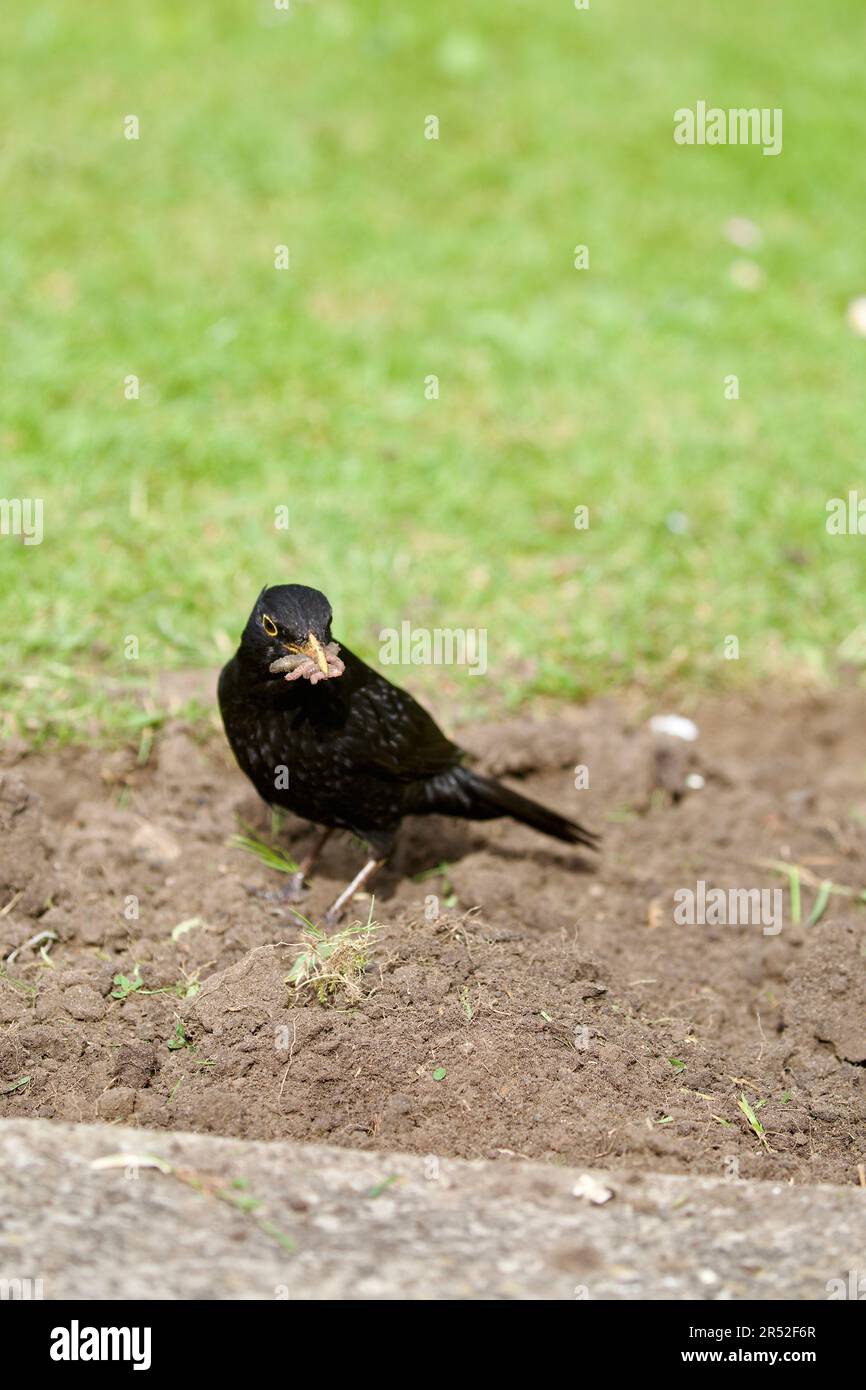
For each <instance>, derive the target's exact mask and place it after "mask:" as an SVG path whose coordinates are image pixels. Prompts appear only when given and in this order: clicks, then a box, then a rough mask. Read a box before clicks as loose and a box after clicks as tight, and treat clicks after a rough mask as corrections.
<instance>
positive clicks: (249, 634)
mask: <svg viewBox="0 0 866 1390" xmlns="http://www.w3.org/2000/svg"><path fill="white" fill-rule="evenodd" d="M331 616H332V615H331V605H330V604H329V602H328V600H327V599H326V598H325V595H324V594H320V593H319V591H318V589H308V588H307V587H306V585H304V584H275V585H274V586H273V587H272V588H270V589H267V588H265V589H262V592H261V593H260V594H259V597H258V599H257V601H256V606H255V608H254V609H253V611H252V613H251V614H250V616H249V620H248V622H247V625H246V627H245V628H244V631H243V634H242V636H241V651H242V652H243V654H244V656H245V657H246V658H247V660H249V661H251V662H253V663H254V664H255V665H257V666H261V667H264V668H266V669H267V670H268V671H269V672H270V673H271V674H272V675H281V676H284V678H285V679H286V680H287V681H295V680H308V681H309V682H310V684H311V685H316V684H317V683H318V682H319V681H324V680H332V679H334V677H336V676H341V675H342V674H343V671H344V669H345V668H344V666H343V663H342V661H341V660H340V658H339V656H338V655H337V653H338V652H339V650H340V648H339V647H338V645H337V643H336V642H334V641H333V640H332V638H331Z"/></svg>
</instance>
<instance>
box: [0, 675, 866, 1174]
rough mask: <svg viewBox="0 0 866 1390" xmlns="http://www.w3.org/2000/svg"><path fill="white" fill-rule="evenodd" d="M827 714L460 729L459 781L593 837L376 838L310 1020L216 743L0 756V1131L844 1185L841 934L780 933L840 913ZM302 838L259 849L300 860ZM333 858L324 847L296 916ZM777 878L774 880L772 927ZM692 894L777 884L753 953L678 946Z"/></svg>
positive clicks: (736, 935)
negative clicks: (365, 937)
mask: <svg viewBox="0 0 866 1390" xmlns="http://www.w3.org/2000/svg"><path fill="white" fill-rule="evenodd" d="M860 704H861V700H860V699H859V698H858V697H857V696H856V694H854V693H847V692H840V693H838V694H837V695H835V696H833V697H829V696H828V697H822V698H818V697H805V696H801V697H796V698H792V699H790V700H789V701H784V702H776V703H774V704H771V703H768V702H766V701H764V702H749V701H747V700H744V699H737V700H727V701H725V702H723V703H722V702H719V703H712V702H709V703H704V704H703V705H700V706H698V708H697V709H696V710H690V711H689V713H690V714H691V715H692V717H693V718H694V719H695V720H696V721H697V723H698V725H699V727H700V736H699V738H698V739H697V741H696V742H694V743H684V742H682V741H681V740H678V739H671V738H669V737H659V736H656V735H653V734H652V733H650V731H649V729H648V728H647V725H646V718H645V715H646V711H643V712H642V713H641V717H640V718H639V719H638V718H636V717H631V716H629V714H628V713H627V712H626V711H625V710H624V709H622V708H619V707H617V706H614V705H612V704H607V703H600V704H597V705H595V706H593V707H590V708H588V709H586V710H582V711H571V710H568V711H564V712H561V713H559V714H557V716H556V717H555V718H550V719H547V720H542V721H538V722H528V721H521V720H511V721H506V722H503V723H501V724H497V725H488V726H485V727H484V728H483V729H466V730H463V731H462V738H461V741H462V742H463V743H464V744H465V745H467V746H469V747H470V748H472V750H473V751H474V752H475V754H476V755H477V756H478V757H479V760H480V762H481V765H482V766H484V767H485V768H487V769H488V770H491V771H494V772H496V773H497V774H498V775H504V776H507V777H511V778H516V779H519V780H520V782H521V784H522V786H523V787H524V788H525V789H526V790H527V792H528V793H529V794H531V795H533V796H536V797H538V798H539V799H540V800H543V801H546V802H547V803H548V804H550V805H551V806H554V807H556V808H558V809H560V810H562V811H563V812H565V813H567V814H571V815H574V816H576V817H577V818H579V819H580V820H581V821H582V822H584V823H585V824H588V825H590V826H592V827H594V828H597V829H601V830H602V831H603V833H604V846H603V851H602V853H601V855H600V856H599V857H598V859H597V862H593V861H592V860H591V859H590V857H589V856H587V855H582V854H580V853H578V852H576V851H573V850H572V849H570V848H568V847H564V846H561V845H559V844H557V843H555V842H553V841H548V840H545V839H543V838H542V837H540V836H538V835H536V834H534V833H533V832H532V831H531V830H528V829H525V828H523V827H521V826H517V825H513V824H512V823H511V822H509V821H497V822H488V823H485V824H479V825H471V824H467V823H463V822H457V821H448V820H443V819H439V818H435V819H434V818H430V819H419V820H415V821H413V822H407V823H406V825H405V827H404V832H403V836H402V839H401V843H400V846H399V849H398V851H397V854H396V855H395V858H394V860H393V862H392V863H391V865H389V867H388V868H387V870H386V871H385V872H384V873H383V874H382V877H381V879H380V881H379V883H378V885H377V888H376V898H375V905H374V910H373V915H374V920H375V921H376V922H378V924H379V925H378V928H377V930H376V931H375V933H374V935H373V939H372V941H371V942H370V944H369V945H368V946H367V947H366V948H365V954H366V955H367V956H368V957H369V963H368V965H367V968H366V971H365V973H364V975H363V978H362V981H361V997H360V999H356V998H354V997H347V996H346V997H344V996H342V995H341V994H340V991H339V990H337V992H336V994H335V995H333V996H329V998H330V999H331V1002H330V1003H328V1004H324V1005H323V1004H322V1003H321V1002H320V1001H319V999H318V998H317V997H316V994H315V992H314V991H313V990H310V989H306V990H301V991H296V990H295V989H294V988H293V987H292V986H291V985H290V984H289V983H288V982H287V976H288V974H289V971H290V969H291V967H292V964H293V961H294V959H295V957H296V954H297V949H298V948H297V946H296V945H295V943H297V942H298V941H299V939H300V935H301V930H302V924H301V923H299V922H298V920H297V918H295V917H294V916H293V915H292V914H291V913H290V912H289V911H288V910H287V907H286V905H285V902H284V901H282V900H281V899H280V896H279V889H280V887H281V886H282V883H283V880H282V879H281V877H280V875H278V874H276V873H275V872H274V871H272V870H270V869H268V868H266V867H265V865H263V864H262V863H261V862H260V861H258V860H257V859H255V858H253V857H250V856H249V855H248V854H246V853H244V852H243V851H242V850H240V849H239V848H236V847H235V846H234V845H233V844H232V843H231V835H232V834H233V832H235V831H236V830H237V829H238V828H239V824H240V823H245V824H247V825H251V826H253V827H254V828H255V829H256V831H257V833H258V834H260V835H264V836H266V837H267V836H268V835H269V833H270V820H269V814H268V812H267V811H266V810H265V808H263V807H262V806H261V803H259V802H258V801H257V799H256V797H255V794H254V793H253V792H252V791H251V789H250V788H249V786H248V784H247V783H246V782H245V780H244V779H243V777H242V776H241V774H240V773H239V772H238V771H237V769H236V768H235V767H234V764H233V762H232V760H231V757H230V754H229V753H228V751H227V749H226V748H225V746H224V745H223V743H222V741H221V740H220V739H219V738H217V737H215V736H214V737H207V738H202V737H198V736H196V735H194V733H193V732H191V731H190V730H187V729H184V728H182V727H179V726H174V727H171V728H170V729H169V730H168V731H166V732H165V733H164V734H163V735H162V736H161V737H160V738H159V739H158V740H157V742H156V744H155V746H154V748H153V750H152V752H151V754H150V757H149V759H148V761H147V762H146V763H145V764H144V765H143V766H142V765H139V761H138V759H137V758H136V755H135V754H134V753H133V752H132V751H125V750H122V751H120V752H116V753H111V754H105V753H99V752H96V751H93V750H82V749H76V750H65V751H59V752H42V753H38V754H24V753H18V754H15V753H11V754H10V756H9V757H8V758H7V763H8V767H7V770H6V771H5V772H4V773H3V774H2V777H0V832H2V847H0V958H2V961H3V965H2V969H0V1022H2V1024H3V1025H4V1026H3V1028H2V1033H0V1114H8V1115H19V1116H20V1115H38V1116H48V1117H51V1116H56V1117H58V1118H61V1119H72V1120H95V1119H97V1118H99V1119H102V1120H109V1121H111V1120H122V1121H124V1122H132V1123H137V1124H140V1125H144V1126H150V1127H155V1128H176V1129H191V1130H201V1131H207V1132H213V1133H219V1134H228V1135H237V1136H243V1137H253V1138H276V1137H289V1138H294V1139H327V1140H329V1141H331V1142H333V1143H338V1144H346V1145H353V1146H357V1147H378V1148H395V1149H402V1150H407V1151H413V1152H418V1153H424V1154H427V1153H429V1154H434V1153H435V1154H442V1155H459V1156H463V1157H512V1156H515V1155H516V1156H519V1157H531V1158H546V1159H548V1160H550V1161H552V1162H559V1163H571V1164H577V1163H580V1164H593V1163H604V1164H605V1165H606V1166H608V1167H611V1166H615V1165H617V1164H622V1165H625V1164H628V1165H630V1166H633V1167H647V1168H657V1169H665V1170H668V1171H680V1172H681V1171H688V1170H694V1171H698V1172H706V1173H714V1174H727V1175H728V1176H736V1175H738V1176H740V1177H757V1178H776V1179H778V1178H783V1179H786V1180H793V1181H797V1182H814V1181H834V1182H839V1183H851V1182H856V1181H857V1180H858V1165H860V1164H862V1163H863V1161H864V1124H863V1121H864V1106H863V1085H864V1063H866V1026H864V1020H866V1008H864V1004H866V994H864V990H866V986H864V969H863V966H864V950H866V944H864V943H866V907H861V906H859V905H858V904H857V901H856V897H854V896H851V895H844V894H840V893H836V892H833V893H831V894H830V895H829V896H827V895H826V894H823V895H822V896H824V897H825V898H826V902H825V904H824V906H823V910H822V911H821V913H820V915H819V916H818V920H817V921H815V922H814V923H813V924H812V925H808V924H807V919H808V917H809V915H810V913H811V912H812V910H813V908H814V907H815V904H816V900H818V898H819V893H820V884H821V883H822V882H823V881H825V880H826V881H832V882H833V883H834V884H837V885H847V886H848V887H849V888H850V889H852V890H855V892H856V891H859V890H861V889H862V888H864V887H866V788H864V784H863V779H862V771H863V767H864V765H866V727H864V723H863V719H862V710H861V709H860ZM581 769H585V770H586V771H585V772H582V771H581ZM587 776H588V778H589V783H590V785H589V787H587V788H583V786H582V784H583V782H584V781H585V780H586V777H587ZM578 787H580V789H578ZM311 833H312V832H311V830H310V828H309V827H305V826H303V825H302V824H301V823H300V822H294V821H289V822H287V823H286V825H285V827H284V828H283V831H282V834H281V840H282V842H283V843H284V844H286V845H288V846H289V847H290V848H291V849H292V850H293V851H294V852H295V854H296V855H300V854H301V853H302V852H303V851H304V849H305V848H306V847H307V846H308V844H309V842H310V837H311ZM359 853H360V851H359V849H358V847H357V846H356V845H354V844H353V842H352V840H351V838H350V837H348V836H347V837H344V838H343V839H342V840H340V839H339V838H337V837H334V839H332V841H331V842H330V843H329V845H328V847H327V849H326V850H325V854H324V856H323V860H322V864H321V868H320V870H319V872H318V874H317V876H316V878H315V879H314V882H313V885H312V888H311V892H310V895H309V897H308V899H307V900H306V901H305V902H304V903H303V904H302V910H303V911H304V912H305V913H306V914H307V915H309V916H311V917H312V919H313V920H317V919H318V918H319V916H320V914H321V912H322V911H323V910H324V908H325V907H326V906H327V904H328V902H329V901H330V900H331V899H332V897H333V896H334V894H335V892H336V891H337V889H338V887H341V886H342V885H343V884H344V883H345V882H346V881H347V880H348V878H349V877H350V876H351V875H352V874H353V873H354V872H355V870H356V869H357V867H358V864H359V862H360V861H359ZM779 864H788V865H792V864H798V865H800V866H801V868H800V870H799V872H798V874H797V875H796V878H797V881H798V883H799V885H800V895H801V911H800V913H799V920H794V917H796V916H797V914H796V912H794V911H792V909H793V903H792V900H791V897H790V894H789V891H788V888H787V877H786V874H785V873H784V872H782V871H780V870H779V869H778V868H777V867H773V866H774V865H776V866H777V865H779ZM700 883H703V884H705V885H706V892H710V891H711V890H712V889H714V888H719V889H723V890H726V891H727V890H728V889H752V890H760V889H765V890H767V893H768V895H771V894H772V891H773V890H774V889H783V890H784V898H783V906H784V911H783V914H782V918H781V919H780V926H781V929H780V930H777V929H776V925H775V920H774V921H773V922H771V921H770V919H764V920H761V921H755V922H753V923H751V924H749V923H747V924H745V925H724V924H722V921H718V920H713V916H712V914H709V913H708V914H706V915H707V917H708V918H709V922H708V924H701V923H700V922H698V923H696V924H694V925H680V924H679V923H678V921H677V919H676V915H675V903H676V901H679V899H676V900H675V896H674V895H675V894H681V893H682V890H685V889H688V890H691V891H692V892H693V894H694V900H695V901H696V902H699V901H700V889H699V884H700ZM767 901H768V902H770V901H773V900H772V898H771V897H770V896H768V898H767ZM818 906H819V907H820V906H821V904H820V902H819V903H818ZM356 907H357V916H358V917H359V918H360V919H361V920H363V921H366V919H367V915H368V912H369V907H370V904H369V899H367V898H363V899H361V900H359V901H358V902H357V904H356ZM717 915H718V914H717ZM46 933H47V935H43V934H46ZM34 938H38V939H34ZM743 1101H745V1103H746V1108H744V1107H743V1105H742V1103H741V1102H743ZM747 1111H751V1114H752V1116H753V1117H755V1120H756V1121H757V1124H753V1123H752V1122H751V1120H750V1118H749V1115H748V1113H747Z"/></svg>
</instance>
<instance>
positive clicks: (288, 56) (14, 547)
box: [0, 0, 866, 739]
mask: <svg viewBox="0 0 866 1390" xmlns="http://www.w3.org/2000/svg"><path fill="white" fill-rule="evenodd" d="M0 40H2V44H3V49H4V52H5V53H6V54H7V57H8V58H9V61H8V62H7V63H6V64H5V65H4V72H3V76H2V84H3V85H2V89H0V121H2V128H3V130H4V142H3V151H2V155H0V208H2V214H0V215H2V217H3V221H4V223H5V224H6V225H5V230H4V235H3V237H2V238H0V295H2V302H3V335H2V348H0V351H2V356H3V366H2V382H3V400H4V407H3V411H4V413H3V419H2V424H0V496H2V497H7V498H8V497H19V496H22V497H23V496H31V497H41V498H43V499H44V504H45V523H44V524H45V537H44V541H43V543H42V544H41V545H39V546H24V545H23V544H21V542H20V540H18V539H16V538H12V537H0V634H2V639H0V640H2V652H0V697H2V708H3V709H4V711H5V712H6V717H5V720H4V722H3V728H4V730H5V731H6V732H7V733H8V732H15V731H16V730H18V729H21V730H23V732H24V733H25V734H27V735H28V736H30V737H32V738H35V739H40V738H45V737H59V738H80V737H92V736H94V735H95V734H98V733H100V732H102V733H105V734H108V735H110V736H115V735H120V736H123V737H129V736H133V737H137V735H138V731H140V729H141V728H142V726H145V727H147V726H153V725H155V724H157V723H158V722H159V720H160V718H161V717H162V713H163V711H162V708H161V705H160V701H159V698H158V696H156V695H154V693H153V688H152V682H153V675H154V673H155V672H156V671H157V670H158V669H159V668H162V667H187V666H196V665H215V664H218V663H219V662H221V661H222V660H223V659H224V658H225V657H226V656H227V655H228V653H229V652H230V651H231V650H232V648H233V645H234V643H235V640H236V636H237V633H238V631H239V629H240V627H241V625H242V623H243V620H244V619H245V617H246V614H247V612H248V610H249V608H250V607H251V605H252V601H253V599H254V597H255V595H256V594H257V592H258V590H259V589H260V587H261V586H262V584H264V583H266V582H280V581H287V580H298V581H303V582H307V583H311V584H315V585H317V586H319V587H321V588H323V589H325V591H326V592H327V593H328V595H329V597H330V598H331V600H332V602H333V605H334V608H335V613H336V620H335V630H336V633H337V635H338V637H340V636H342V637H343V638H344V639H345V640H346V641H348V642H349V644H350V645H351V646H353V647H354V648H356V649H357V650H359V651H360V652H362V653H363V654H364V655H366V656H367V657H370V658H375V657H376V655H377V652H378V646H379V643H378V633H379V630H380V629H381V628H383V627H397V626H399V624H400V622H401V621H403V620H404V619H409V620H410V621H411V622H412V623H413V624H416V625H426V626H428V627H435V626H449V627H453V626H471V627H485V628H486V629H487V631H488V650H489V678H488V679H486V680H484V679H481V678H473V677H470V676H469V675H468V674H467V673H466V672H465V671H464V672H458V671H446V672H444V673H443V672H442V671H438V672H431V671H429V670H413V671H412V672H411V676H410V677H408V678H409V679H410V680H411V683H412V685H413V688H415V689H418V690H421V691H422V692H423V691H425V690H426V689H429V687H430V686H431V685H432V684H433V683H434V682H436V683H438V684H439V687H440V690H443V691H444V693H446V694H447V695H448V698H449V700H450V701H451V702H452V704H453V706H454V708H455V709H458V708H462V709H465V710H468V709H472V710H474V711H475V712H476V713H477V712H481V711H484V710H485V709H493V708H496V707H497V706H498V705H499V704H501V703H502V702H503V701H504V702H506V703H508V704H514V703H516V702H517V701H519V700H523V699H525V698H527V697H531V696H534V695H551V696H557V697H564V698H572V699H574V698H583V697H585V696H587V695H590V694H592V693H594V692H597V691H600V690H606V689H609V688H611V687H612V686H616V685H623V684H633V683H638V684H641V685H644V686H649V687H652V688H654V689H658V688H659V687H662V686H670V685H672V684H675V685H677V686H682V685H683V684H685V685H690V686H706V685H711V686H712V685H718V684H719V683H723V682H728V681H731V680H737V681H746V682H752V683H759V682H761V681H763V680H765V679H768V678H779V679H785V680H789V679H792V678H794V679H796V678H799V677H800V676H801V675H803V674H805V675H807V676H808V677H809V678H812V677H817V678H820V679H828V678H829V679H832V678H833V676H834V673H835V671H836V669H837V667H838V663H839V660H840V652H841V656H842V658H845V659H847V660H848V661H849V662H853V664H854V665H855V666H857V667H861V666H862V665H863V663H864V662H866V620H864V613H863V594H864V590H866V537H859V538H858V537H839V538H832V537H830V536H828V535H827V534H826V531H825V527H824V520H825V504H826V501H827V499H828V498H830V497H834V496H844V495H845V493H846V492H847V490H848V489H849V488H856V487H858V486H859V487H860V488H861V490H862V492H863V495H864V496H866V467H864V460H866V411H864V409H863V380H864V370H866V339H858V338H857V337H856V336H855V335H854V334H853V333H852V331H851V330H850V328H849V327H848V325H847V323H846V307H847V305H848V303H849V301H850V300H851V299H852V298H853V297H855V296H856V295H859V294H863V293H866V266H864V261H863V228H864V225H866V165H864V161H863V158H862V152H863V149H864V147H866V106H864V103H863V100H862V59H861V55H862V52H863V45H864V40H866V11H864V10H863V7H862V4H860V3H859V0H824V4H822V5H821V6H816V5H814V4H813V3H812V2H811V0H786V3H785V4H784V5H780V4H779V3H778V0H749V3H744V0H736V3H731V4H729V5H726V6H700V5H695V4H694V0H659V3H656V4H652V5H650V4H648V3H647V0H605V2H604V3H602V0H593V3H592V6H591V8H590V9H589V10H588V11H576V10H574V8H573V7H572V6H571V4H570V3H569V0H541V3H537V4H533V5H530V4H529V3H527V2H526V0H476V3H475V4H474V5H472V6H471V7H467V6H466V5H465V4H458V3H456V0H444V3H439V4H437V5H435V6H425V5H418V6H396V5H393V4H389V5H385V4H381V3H374V2H372V0H371V3H367V4H365V5H363V6H357V5H350V4H349V3H348V2H347V0H316V3H307V2H306V0H291V14H290V16H289V17H288V18H284V17H283V16H282V15H281V14H280V13H279V12H277V11H275V10H274V9H273V6H272V5H271V4H268V3H266V0H209V2H208V3H207V4H202V5H189V6H181V5H178V4H177V3H176V2H175V0H148V3H147V4H146V5H127V6H120V7H118V6H117V5H114V4H110V3H109V0H89V3H88V4H87V5H79V6H66V5H63V4H61V3H60V0H55V2H54V3H45V0H34V3H33V4H32V5H30V6H28V7H27V8H26V11H21V10H20V9H16V7H13V8H12V11H11V12H9V13H6V14H4V15H3V17H2V18H0ZM699 99H704V100H706V101H707V102H708V103H709V104H718V105H722V106H726V107H727V106H738V105H745V106H759V107H760V106H770V107H777V106H778V107H782V108H783V110H784V150H783V153H782V154H781V156H780V157H778V158H775V159H771V158H765V157H763V155H762V154H761V152H760V150H759V149H756V148H753V147H748V148H737V147H723V148H708V147H705V148H681V147H678V146H677V145H675V144H674V142H673V138H672V132H673V112H674V110H675V109H676V108H678V107H680V106H686V105H687V106H693V105H694V104H695V102H696V101H697V100H699ZM128 114H136V115H138V117H139V119H140V122H141V135H140V139H139V140H138V141H128V140H126V139H124V138H123V120H124V117H125V116H126V115H128ZM430 114H435V115H436V116H438V118H439V121H440V138H439V140H438V141H429V140H425V139H424V138H423V132H424V121H425V117H427V116H428V115H430ZM733 216H744V217H748V218H750V219H752V220H753V221H754V222H755V223H757V224H758V225H759V226H760V228H761V230H762V233H763V242H762V245H761V247H760V248H759V249H758V250H757V251H756V252H755V253H754V255H753V257H752V256H751V254H750V253H746V252H741V251H737V250H736V249H735V248H734V247H733V246H732V245H730V244H729V243H728V242H727V241H726V239H725V237H724V235H723V231H722V229H723V226H724V224H725V222H726V221H727V219H729V218H731V217H733ZM282 243H285V244H287V245H288V246H289V248H290V255H291V266H290V269H289V270H288V271H279V270H276V269H274V266H273V259H274V247H275V246H276V245H278V244H282ZM579 243H585V244H587V245H588V246H589V248H590V268H589V270H588V271H577V270H575V269H574V268H573V265H572V261H573V251H574V247H575V245H576V244H579ZM743 258H746V259H749V258H753V259H754V260H756V261H757V262H758V263H759V265H760V268H761V270H762V272H763V275H764V284H763V287H762V288H761V289H759V290H757V291H755V292H751V293H750V292H746V291H744V290H741V289H737V288H736V287H735V285H734V284H733V282H732V280H731V276H730V267H731V264H732V262H734V261H735V260H736V259H743ZM130 373H135V374H137V375H138V376H139V377H140V382H141V396H140V399H139V400H137V401H135V400H126V399H124V394H123V384H124V378H125V377H126V376H127V375H128V374H130ZM729 373H736V374H737V375H738V376H739V379H740V393H741V394H740V399H739V400H738V401H728V400H725V398H724V393H723V382H724V378H725V376H726V375H727V374H729ZM430 374H436V375H437V376H438V377H439V379H440V399H439V400H427V399H425V395H424V380H425V377H427V376H428V375H430ZM580 504H585V505H587V506H589V508H590V521H591V524H590V527H589V529H588V530H586V531H577V530H575V528H574V524H573V517H574V508H575V507H576V506H578V505H580ZM279 506H288V507H289V509H290V527H289V529H288V530H287V531H282V530H277V529H276V528H275V525H274V516H275V508H277V507H279ZM672 513H682V514H684V515H685V517H687V519H688V523H687V529H686V530H684V531H682V532H676V531H674V530H671V529H670V526H669V524H668V520H667V519H668V518H669V517H670V516H671V514H672ZM728 634H736V635H737V637H738V638H739V642H740V659H739V661H725V660H724V659H723V657H722V644H723V640H724V638H725V636H726V635H728ZM129 636H135V637H137V639H138V643H139V657H138V659H134V660H129V659H126V658H125V656H124V642H125V639H126V638H127V637H129ZM398 675H400V676H401V677H402V678H404V679H406V678H407V673H405V672H398Z"/></svg>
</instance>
